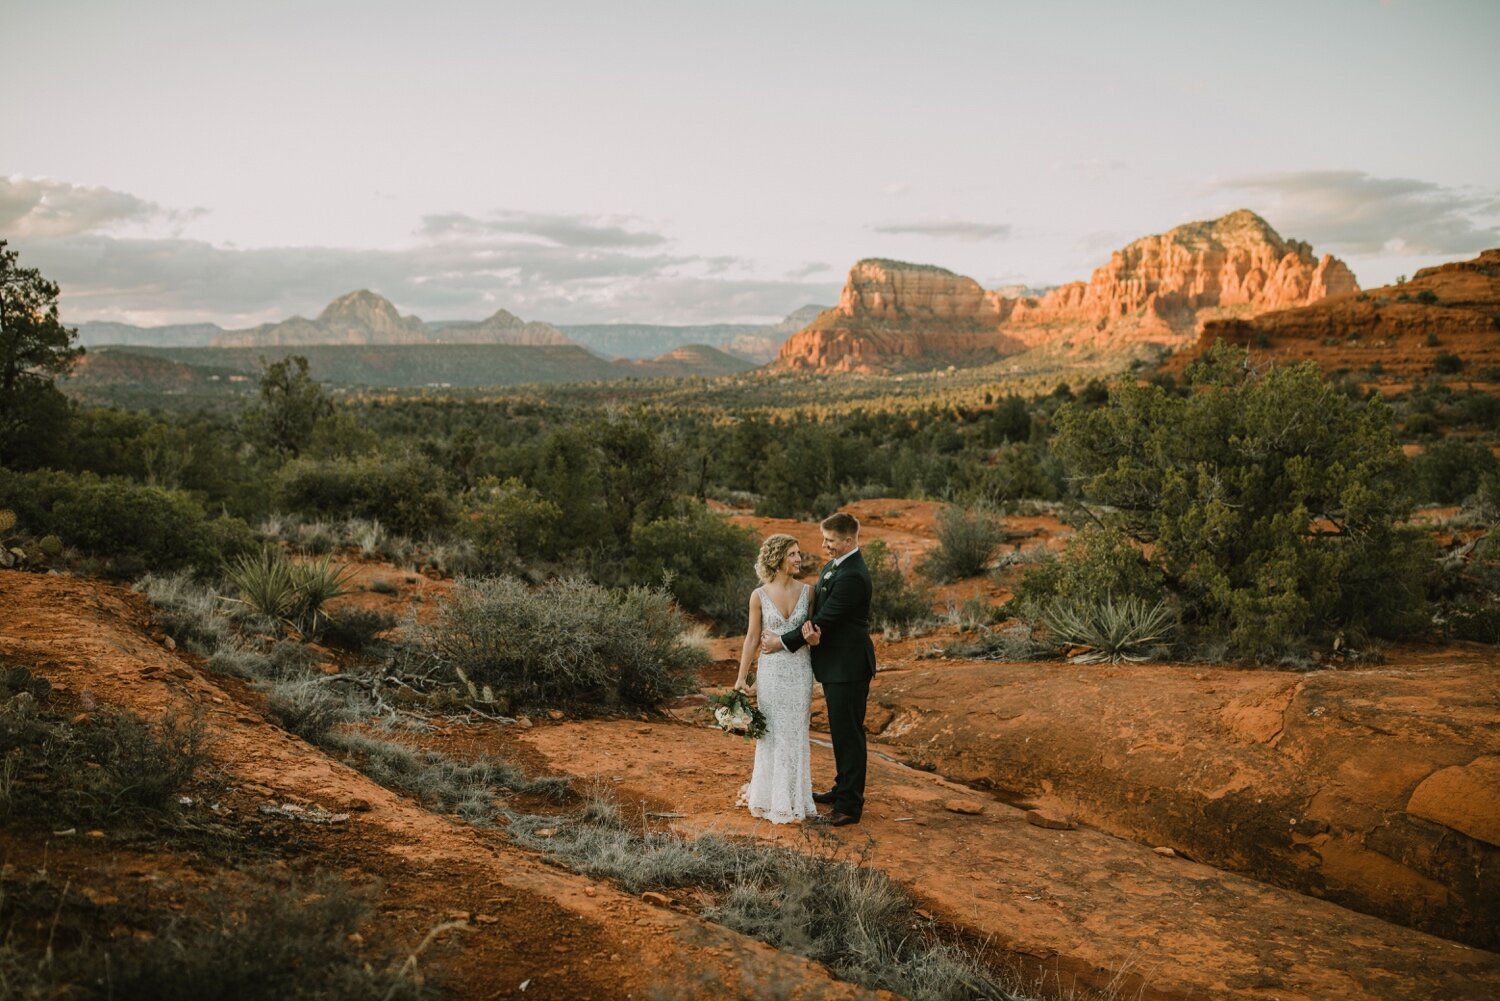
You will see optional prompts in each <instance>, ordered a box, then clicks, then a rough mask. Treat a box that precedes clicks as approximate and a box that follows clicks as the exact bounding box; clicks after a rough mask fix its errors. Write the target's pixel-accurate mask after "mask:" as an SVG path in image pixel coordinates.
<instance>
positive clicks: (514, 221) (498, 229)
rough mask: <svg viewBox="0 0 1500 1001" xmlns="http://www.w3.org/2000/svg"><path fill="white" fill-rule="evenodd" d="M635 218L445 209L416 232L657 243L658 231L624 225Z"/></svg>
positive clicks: (588, 243)
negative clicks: (470, 212) (482, 213)
mask: <svg viewBox="0 0 1500 1001" xmlns="http://www.w3.org/2000/svg"><path fill="white" fill-rule="evenodd" d="M635 221H636V220H634V219H631V218H629V217H621V216H602V217H592V216H583V215H568V214H560V213H545V212H515V211H505V210H497V211H495V212H493V213H491V214H490V215H488V216H484V217H479V216H471V215H465V214H464V213H461V212H445V213H440V214H437V215H428V216H423V217H422V225H421V226H420V227H419V228H418V230H417V233H418V235H419V236H422V237H424V238H426V239H429V240H445V239H495V238H507V237H520V238H522V239H530V240H541V241H543V242H546V243H551V244H556V245H558V246H563V247H658V246H661V245H663V244H665V243H666V242H667V238H666V237H665V236H663V235H662V234H660V233H652V232H647V231H642V230H640V229H632V228H627V226H628V225H629V224H631V223H633V222H635Z"/></svg>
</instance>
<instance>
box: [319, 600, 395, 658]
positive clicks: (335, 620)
mask: <svg viewBox="0 0 1500 1001" xmlns="http://www.w3.org/2000/svg"><path fill="white" fill-rule="evenodd" d="M395 624H396V620H395V618H394V617H393V616H390V615H385V614H382V613H380V612H375V611H370V610H367V609H363V608H345V609H340V610H339V611H337V612H330V613H329V614H328V617H327V619H325V620H324V623H323V631H322V635H321V637H320V639H321V641H322V642H323V643H324V644H326V645H327V646H331V647H337V648H338V649H340V650H348V651H349V652H351V653H359V652H360V651H362V650H365V649H366V648H368V647H370V646H371V645H373V644H374V643H375V642H376V640H377V639H378V637H379V635H380V634H381V633H383V632H385V631H386V630H387V629H389V628H391V627H392V626H394V625H395Z"/></svg>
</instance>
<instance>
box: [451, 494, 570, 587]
mask: <svg viewBox="0 0 1500 1001" xmlns="http://www.w3.org/2000/svg"><path fill="white" fill-rule="evenodd" d="M471 500H472V501H474V502H477V511H476V517H474V518H473V519H472V520H470V521H468V522H466V523H465V532H466V533H467V534H468V536H469V537H470V538H471V539H472V540H473V541H474V549H475V555H476V557H477V558H478V560H479V565H480V566H481V567H482V568H483V569H485V570H486V571H488V572H490V573H496V572H500V571H504V570H509V569H511V568H512V567H513V566H514V565H515V563H516V562H517V561H518V560H522V559H527V558H532V557H537V556H543V557H547V558H553V557H555V556H556V555H557V545H556V544H557V537H556V534H555V532H556V528H557V524H558V522H559V521H561V520H562V508H560V507H558V506H557V505H556V504H554V503H553V502H552V501H550V500H548V499H546V498H545V497H543V496H542V495H541V494H540V493H538V492H537V491H536V490H534V489H532V488H531V487H528V486H526V485H525V484H524V483H522V482H521V481H520V480H518V479H514V478H512V479H509V480H506V481H505V482H503V483H501V482H499V481H497V480H495V479H494V478H493V477H491V478H489V479H487V480H484V481H482V482H481V483H480V484H479V486H478V487H477V488H476V489H475V490H474V491H473V493H472V495H471Z"/></svg>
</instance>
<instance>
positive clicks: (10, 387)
mask: <svg viewBox="0 0 1500 1001" xmlns="http://www.w3.org/2000/svg"><path fill="white" fill-rule="evenodd" d="M19 257H20V255H19V254H18V253H17V252H16V251H14V250H7V249H6V242H5V241H4V240H0V465H7V466H21V467H27V466H37V465H42V464H45V463H46V462H47V461H48V459H50V458H51V456H50V454H49V451H50V449H51V448H53V447H55V446H56V445H57V443H58V442H59V441H61V439H62V437H63V435H62V433H61V432H62V431H63V429H64V428H65V427H66V425H67V422H68V404H67V400H66V398H64V396H63V395H62V393H60V392H59V391H58V390H57V387H56V386H54V385H53V384H52V380H53V379H55V378H57V377H58V376H61V375H66V374H67V372H68V370H69V369H70V368H72V366H73V363H74V362H75V361H77V360H78V358H79V357H80V356H81V355H82V354H83V349H82V348H79V347H75V346H74V345H73V341H74V338H76V337H77V336H78V331H76V330H72V329H69V328H67V327H64V326H63V325H62V323H61V322H59V320H58V318H57V295H58V287H57V283H55V282H50V281H48V280H47V279H45V278H43V277H42V275H41V272H39V271H37V270H36V269H35V268H22V267H18V266H17V264H16V261H17V259H18V258H19Z"/></svg>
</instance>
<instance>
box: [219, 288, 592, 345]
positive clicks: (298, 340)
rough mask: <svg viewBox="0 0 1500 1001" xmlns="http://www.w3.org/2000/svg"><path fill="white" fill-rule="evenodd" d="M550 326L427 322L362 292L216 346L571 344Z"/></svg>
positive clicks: (512, 320) (508, 321)
mask: <svg viewBox="0 0 1500 1001" xmlns="http://www.w3.org/2000/svg"><path fill="white" fill-rule="evenodd" d="M567 343H569V341H568V339H567V337H565V336H564V335H563V332H562V331H561V330H558V329H557V328H556V327H554V326H552V325H551V324H549V323H527V322H525V321H524V320H522V319H521V318H520V317H517V316H515V315H513V314H511V313H509V312H507V311H506V310H503V309H502V310H499V311H497V312H496V313H495V314H494V315H492V316H490V317H489V318H487V319H484V320H480V321H479V322H477V323H476V322H471V321H465V320H457V321H454V320H450V321H445V322H438V323H430V324H429V323H424V322H422V320H421V319H420V318H419V317H416V316H402V315H401V314H400V313H399V312H398V311H397V309H396V307H395V306H394V305H393V304H392V303H391V302H390V300H388V299H386V298H384V297H383V296H380V295H377V294H376V293H374V292H371V291H369V290H368V289H360V290H359V291H357V292H350V293H349V294H348V295H344V296H340V297H339V298H337V299H335V300H333V302H331V303H329V304H328V306H327V307H326V308H325V309H324V310H323V312H321V313H319V314H318V316H317V319H314V320H309V319H306V318H305V317H301V316H294V317H292V318H291V319H290V320H283V321H281V322H280V323H264V324H261V325H260V326H258V327H252V328H251V329H249V330H231V331H226V332H225V333H223V334H220V335H219V336H218V337H215V338H214V339H213V342H212V344H213V346H214V347H216V348H243V347H294V346H300V345H310V344H519V345H548V344H567Z"/></svg>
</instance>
